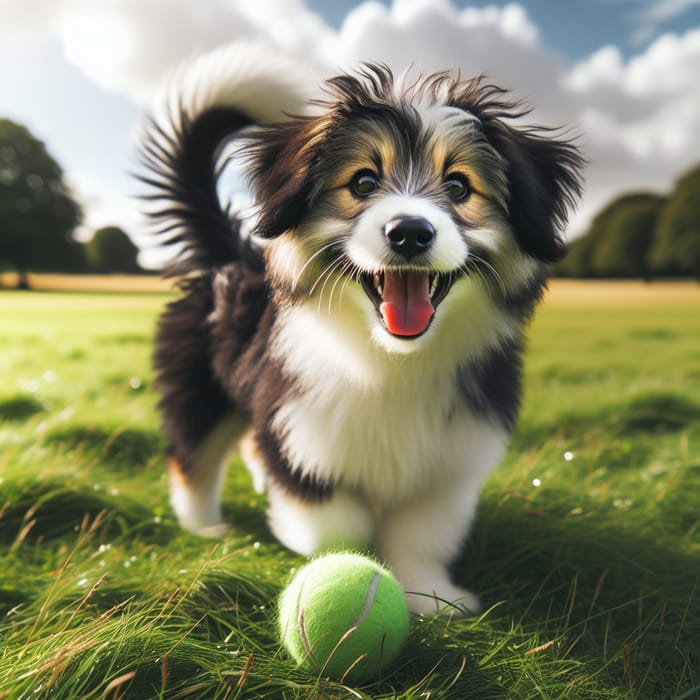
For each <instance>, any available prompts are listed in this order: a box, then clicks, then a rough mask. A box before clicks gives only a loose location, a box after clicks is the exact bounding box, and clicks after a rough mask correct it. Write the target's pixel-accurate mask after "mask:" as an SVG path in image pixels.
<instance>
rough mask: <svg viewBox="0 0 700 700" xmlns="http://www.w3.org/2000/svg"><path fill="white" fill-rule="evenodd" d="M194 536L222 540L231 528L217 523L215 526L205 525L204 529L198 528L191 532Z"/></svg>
mask: <svg viewBox="0 0 700 700" xmlns="http://www.w3.org/2000/svg"><path fill="white" fill-rule="evenodd" d="M191 532H194V534H195V535H199V536H200V537H204V538H206V539H210V540H222V539H224V537H226V535H228V533H229V532H231V528H230V527H229V526H228V525H227V524H226V523H218V524H216V525H207V526H206V527H201V528H198V529H197V530H191Z"/></svg>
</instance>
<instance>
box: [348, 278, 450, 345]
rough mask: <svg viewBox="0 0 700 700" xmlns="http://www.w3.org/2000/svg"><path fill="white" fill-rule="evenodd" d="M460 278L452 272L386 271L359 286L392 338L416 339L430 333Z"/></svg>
mask: <svg viewBox="0 0 700 700" xmlns="http://www.w3.org/2000/svg"><path fill="white" fill-rule="evenodd" d="M456 278H457V275H456V274H455V273H452V272H448V273H445V272H431V271H428V270H402V269H387V270H384V271H383V272H379V273H374V274H363V275H361V277H360V282H361V284H362V287H363V289H364V290H365V292H366V293H367V296H368V297H369V298H370V299H371V300H372V302H373V303H374V306H375V307H376V309H377V312H378V313H379V317H380V318H381V319H382V322H383V323H384V326H385V327H386V329H387V330H388V331H389V333H391V334H392V335H396V336H400V337H402V338H417V337H418V336H420V335H423V333H425V331H427V330H428V328H429V326H430V322H431V321H432V319H433V315H434V314H435V309H437V307H438V305H439V304H440V302H441V301H442V300H443V299H444V298H445V297H446V296H447V293H448V292H449V291H450V288H451V287H452V285H453V283H454V281H455V279H456Z"/></svg>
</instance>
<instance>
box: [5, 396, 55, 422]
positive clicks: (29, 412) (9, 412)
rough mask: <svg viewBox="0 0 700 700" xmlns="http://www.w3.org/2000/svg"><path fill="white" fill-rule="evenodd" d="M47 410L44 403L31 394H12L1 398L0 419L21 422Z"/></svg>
mask: <svg viewBox="0 0 700 700" xmlns="http://www.w3.org/2000/svg"><path fill="white" fill-rule="evenodd" d="M45 410H46V409H45V408H44V405H43V404H42V403H41V402H40V401H37V400H36V399H35V398H32V397H31V396H12V397H10V398H8V399H3V400H0V421H13V422H14V421H16V422H18V423H19V422H21V421H25V420H28V419H29V418H31V417H32V416H35V415H37V414H38V413H43V412H44V411H45Z"/></svg>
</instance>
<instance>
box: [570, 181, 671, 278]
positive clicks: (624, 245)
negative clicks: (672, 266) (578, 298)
mask: <svg viewBox="0 0 700 700" xmlns="http://www.w3.org/2000/svg"><path fill="white" fill-rule="evenodd" d="M665 201H666V199H665V198H664V197H661V196H659V195H655V194H649V193H644V192H638V193H633V194H627V195H624V196H622V197H619V198H618V199H616V200H615V201H613V202H612V203H611V204H609V205H608V206H607V207H605V209H603V210H602V211H601V212H600V213H599V214H598V215H597V216H596V217H595V218H594V219H593V222H592V224H591V227H590V228H589V230H588V232H587V233H586V234H585V235H584V236H582V237H581V238H579V239H578V240H576V241H574V242H573V243H572V245H571V248H570V251H569V254H568V255H567V257H566V258H565V259H564V261H563V262H562V263H561V264H560V265H559V266H558V268H557V269H556V272H557V273H558V274H560V275H562V276H565V277H643V278H649V277H650V274H651V270H650V267H649V264H648V261H647V260H648V251H649V247H650V245H651V242H652V240H653V238H654V235H655V231H656V227H657V222H658V219H659V215H660V212H661V210H662V208H663V206H664V204H665Z"/></svg>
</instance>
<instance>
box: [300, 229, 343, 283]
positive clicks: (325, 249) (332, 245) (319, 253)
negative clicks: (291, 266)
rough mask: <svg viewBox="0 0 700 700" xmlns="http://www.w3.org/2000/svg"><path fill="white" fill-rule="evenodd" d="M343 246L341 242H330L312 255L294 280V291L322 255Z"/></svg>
mask: <svg viewBox="0 0 700 700" xmlns="http://www.w3.org/2000/svg"><path fill="white" fill-rule="evenodd" d="M340 244H341V241H338V240H334V241H330V242H329V243H326V245H324V246H321V247H320V248H319V249H318V250H317V251H316V252H314V253H313V254H312V255H310V256H309V257H308V258H307V260H306V262H305V263H304V264H303V265H302V266H301V269H300V270H299V272H298V274H297V275H296V277H295V278H294V279H293V280H292V290H295V289H296V288H297V285H298V284H299V281H300V280H301V278H302V277H303V276H304V273H305V272H306V270H307V268H308V267H309V265H311V263H312V262H313V261H314V260H315V259H316V258H317V257H318V256H319V255H322V254H323V253H324V252H325V251H327V250H332V249H333V248H335V247H338V246H339V245H340Z"/></svg>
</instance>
